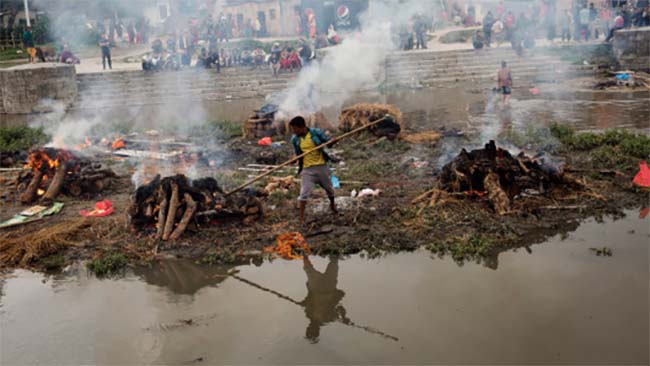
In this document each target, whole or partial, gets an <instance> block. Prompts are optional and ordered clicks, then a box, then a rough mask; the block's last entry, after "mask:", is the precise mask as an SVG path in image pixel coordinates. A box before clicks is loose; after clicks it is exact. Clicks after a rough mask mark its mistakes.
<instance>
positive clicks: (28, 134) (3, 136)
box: [0, 126, 49, 152]
mask: <svg viewBox="0 0 650 366" xmlns="http://www.w3.org/2000/svg"><path fill="white" fill-rule="evenodd" d="M48 140H49V137H48V136H47V135H46V134H45V132H43V128H42V127H39V128H31V127H27V126H18V127H1V128H0V152H16V151H22V150H29V149H31V148H33V147H35V146H37V145H41V144H44V143H46V142H47V141H48Z"/></svg>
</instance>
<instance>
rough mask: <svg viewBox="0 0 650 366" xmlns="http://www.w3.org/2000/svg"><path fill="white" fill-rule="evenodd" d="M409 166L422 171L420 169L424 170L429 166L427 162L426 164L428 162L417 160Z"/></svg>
mask: <svg viewBox="0 0 650 366" xmlns="http://www.w3.org/2000/svg"><path fill="white" fill-rule="evenodd" d="M411 165H412V166H413V167H414V168H415V169H422V168H426V167H428V166H429V162H428V161H420V160H418V161H414V162H413V163H412V164H411Z"/></svg>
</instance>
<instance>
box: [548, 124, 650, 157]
mask: <svg viewBox="0 0 650 366" xmlns="http://www.w3.org/2000/svg"><path fill="white" fill-rule="evenodd" d="M550 131H551V133H552V134H553V136H555V137H557V138H558V139H559V140H560V142H562V143H563V144H564V145H566V146H567V147H569V148H570V149H573V150H578V151H592V150H594V149H597V148H600V147H603V146H609V147H616V148H617V149H610V150H605V149H603V150H601V151H600V152H598V154H599V155H602V154H603V153H604V152H606V151H609V152H612V153H617V154H623V155H625V156H628V157H633V158H637V159H647V158H648V157H650V136H648V135H645V134H640V133H634V132H631V131H626V130H620V129H611V130H606V131H605V132H584V133H576V132H575V131H574V130H573V129H572V128H571V127H568V126H563V125H557V124H554V125H552V126H551V128H550ZM602 157H603V156H600V158H602Z"/></svg>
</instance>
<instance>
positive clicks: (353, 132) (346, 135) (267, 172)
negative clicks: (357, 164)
mask: <svg viewBox="0 0 650 366" xmlns="http://www.w3.org/2000/svg"><path fill="white" fill-rule="evenodd" d="M390 117H391V116H390V115H388V114H387V115H386V116H384V117H382V118H380V119H378V120H376V121H374V122H372V123H369V124H367V125H365V126H362V127H359V128H357V129H354V130H352V131H350V132H347V133H344V134H343V135H341V136H339V137H337V138H336V139H332V140H330V141H328V142H326V143H324V144H321V145H318V146H316V147H315V148H313V149H311V150H309V151H307V152H304V153H302V154H300V155H298V156H296V157H294V158H291V159H289V160H287V161H285V162H284V163H282V164H280V165H277V166H275V167H274V168H273V169H271V170H268V171H266V172H264V173H262V174H260V175H258V176H257V177H255V178H251V179H250V180H249V181H248V182H246V183H244V184H242V185H240V186H239V187H237V188H235V189H233V190H232V191H230V192H228V193H226V194H225V196H226V197H227V196H230V195H232V194H234V193H237V192H239V191H241V190H242V189H244V188H246V187H248V186H250V185H251V184H253V183H255V182H257V181H258V180H260V179H262V178H264V177H266V176H267V175H270V174H271V173H273V172H276V171H278V170H280V169H282V168H284V167H285V166H287V165H289V164H293V163H295V162H296V161H298V160H300V159H302V158H303V157H305V156H306V155H307V154H311V153H312V152H314V151H318V150H321V149H323V148H325V147H327V146H329V145H331V144H333V143H335V142H338V141H341V140H342V139H344V138H346V137H349V136H352V135H354V134H355V133H358V132H361V131H363V130H366V129H368V128H370V127H372V126H375V125H378V124H379V123H381V122H384V121H385V120H387V119H388V118H390Z"/></svg>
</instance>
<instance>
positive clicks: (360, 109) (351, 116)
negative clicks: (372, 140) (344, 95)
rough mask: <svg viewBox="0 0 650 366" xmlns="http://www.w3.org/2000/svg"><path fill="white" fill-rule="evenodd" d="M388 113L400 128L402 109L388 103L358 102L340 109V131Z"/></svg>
mask: <svg viewBox="0 0 650 366" xmlns="http://www.w3.org/2000/svg"><path fill="white" fill-rule="evenodd" d="M387 114H390V115H391V116H392V117H393V118H394V119H395V122H397V124H399V125H400V126H401V127H402V129H404V128H403V127H404V126H403V120H402V111H400V110H399V108H397V107H395V106H392V105H390V104H371V103H359V104H355V105H353V106H351V107H349V108H345V109H344V110H343V111H341V115H340V116H339V130H341V131H342V132H348V131H352V130H354V129H355V128H359V127H362V126H365V125H367V124H369V123H371V122H373V121H376V120H378V119H380V118H383V117H384V116H386V115H387Z"/></svg>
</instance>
